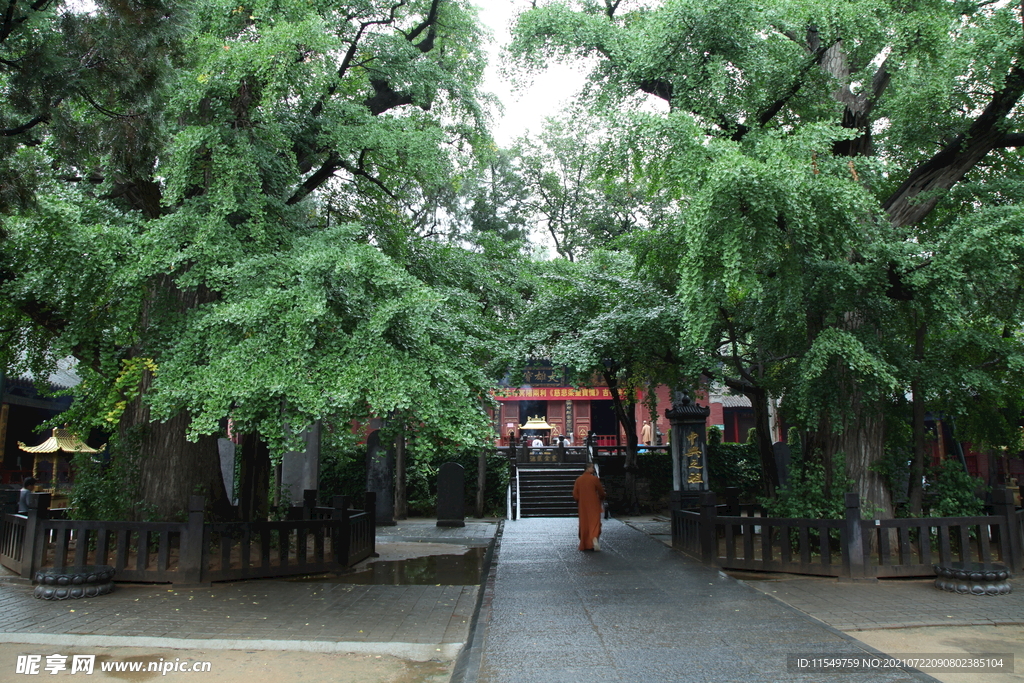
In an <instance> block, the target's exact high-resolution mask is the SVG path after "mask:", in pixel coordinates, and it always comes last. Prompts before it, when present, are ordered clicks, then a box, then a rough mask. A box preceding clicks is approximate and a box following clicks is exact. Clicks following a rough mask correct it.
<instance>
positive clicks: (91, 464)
mask: <svg viewBox="0 0 1024 683" xmlns="http://www.w3.org/2000/svg"><path fill="white" fill-rule="evenodd" d="M125 441H129V442H130V441H131V437H130V435H127V436H126V437H124V438H122V439H121V440H120V442H119V441H117V440H113V441H112V442H111V443H110V444H109V445H108V447H107V448H108V453H109V457H106V456H107V454H106V453H96V454H93V453H76V454H75V456H74V458H73V460H72V467H73V469H74V473H75V485H74V486H73V487H72V488H71V496H70V506H71V509H70V510H69V511H68V515H69V516H70V517H71V519H105V520H112V521H124V520H131V519H138V520H148V519H152V518H153V514H152V510H151V509H149V508H148V506H147V505H146V504H145V502H144V501H141V500H139V487H138V481H139V463H138V458H135V457H132V456H131V450H132V449H131V448H130V445H129V447H127V448H126V447H125V444H124V442H125Z"/></svg>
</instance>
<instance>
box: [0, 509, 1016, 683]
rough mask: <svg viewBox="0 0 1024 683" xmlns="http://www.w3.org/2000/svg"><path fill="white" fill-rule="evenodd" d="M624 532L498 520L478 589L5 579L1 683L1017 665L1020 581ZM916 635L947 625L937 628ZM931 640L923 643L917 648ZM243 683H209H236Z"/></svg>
mask: <svg viewBox="0 0 1024 683" xmlns="http://www.w3.org/2000/svg"><path fill="white" fill-rule="evenodd" d="M626 522H627V523H628V526H627V524H623V523H622V522H619V521H616V520H610V521H607V522H606V523H605V533H604V536H603V538H602V546H603V550H602V552H600V553H581V552H579V551H577V550H576V544H577V539H576V521H575V520H574V519H524V520H520V521H517V522H504V533H503V534H502V538H501V541H500V543H499V547H498V549H497V550H496V553H495V557H496V561H495V562H494V563H492V565H491V568H490V575H489V576H488V577H487V580H486V583H485V586H484V587H481V586H477V585H461V584H460V582H459V581H457V580H452V581H446V580H442V579H441V578H440V574H439V575H438V577H439V578H438V583H439V584H442V585H437V584H434V583H426V581H425V580H421V581H420V582H419V585H356V584H346V583H334V582H331V581H317V582H298V581H284V580H276V581H247V582H238V583H221V584H214V586H213V587H211V588H193V589H175V588H173V587H171V586H166V585H161V586H143V585H130V584H120V585H119V586H118V589H117V590H116V591H115V592H114V593H113V594H111V595H109V596H104V597H102V598H97V599H91V600H80V601H70V602H58V603H52V602H44V601H39V600H35V599H34V598H32V597H31V591H30V588H29V586H28V585H26V584H24V583H19V582H17V581H11V580H4V579H3V578H2V577H0V680H9V679H11V677H9V676H8V675H7V673H8V672H10V671H13V670H14V658H15V655H17V654H26V653H30V651H31V652H35V653H36V654H51V653H52V652H54V651H63V650H67V651H68V653H71V652H72V651H74V652H91V651H93V650H95V651H97V652H101V653H102V652H107V656H109V657H114V656H116V655H117V654H118V653H119V652H120V653H124V657H128V656H129V654H131V656H133V657H137V658H143V657H146V656H148V657H150V658H151V659H152V658H154V657H156V656H158V655H159V656H162V657H165V658H167V659H169V658H171V657H172V656H173V657H178V656H181V657H186V658H191V659H204V658H206V659H210V660H212V661H214V662H215V663H217V666H219V667H221V669H220V670H228V669H230V671H232V672H237V671H242V672H251V673H256V672H265V673H266V674H268V675H269V674H270V672H271V671H272V670H278V671H282V672H284V674H283V675H275V677H276V678H278V679H279V680H282V681H284V683H296V682H298V681H320V680H321V678H318V676H320V674H318V673H317V672H319V671H321V670H323V669H324V667H327V669H328V670H332V671H334V673H333V674H331V675H329V676H328V675H327V674H324V675H323V676H324V677H322V680H323V681H325V682H326V681H351V682H355V681H362V680H367V681H370V680H375V677H376V680H381V681H383V680H396V681H398V680H403V681H405V680H408V681H421V682H422V681H442V680H444V679H445V678H446V677H447V676H448V675H450V673H451V672H452V667H453V663H454V661H455V659H456V658H457V657H458V664H457V665H456V666H455V667H454V676H453V683H473V682H476V681H479V682H480V683H502V682H504V681H515V682H516V683H519V682H520V681H525V682H526V683H544V681H549V680H550V681H559V683H562V682H566V681H575V680H580V681H586V682H587V683H592V682H597V681H627V680H628V681H631V682H632V681H659V683H660V682H662V681H686V682H689V681H709V682H710V681H714V682H715V683H722V682H728V681H757V682H761V681H804V680H806V681H816V682H817V681H823V682H828V681H833V680H835V681H842V682H843V683H860V682H861V681H872V682H875V681H880V682H883V683H889V682H891V683H897V682H902V681H930V680H935V679H933V678H930V677H928V676H926V675H924V674H921V673H916V672H896V673H889V674H886V675H884V676H883V675H879V674H853V673H841V674H832V675H831V677H829V675H828V674H817V673H815V674H801V673H799V672H796V671H790V670H789V669H788V668H787V657H786V655H787V654H817V655H825V654H841V653H872V654H874V653H877V652H879V651H882V652H887V653H891V654H898V653H908V652H929V651H931V652H949V653H951V654H952V653H958V652H964V653H969V652H978V651H979V649H978V648H984V649H985V651H987V652H996V651H1000V652H1003V651H1005V652H1018V661H1024V653H1022V652H1020V650H1021V649H1024V646H1021V642H1020V640H1021V636H1022V635H1024V628H1021V627H1020V626H1013V627H1011V626H1006V624H1019V625H1024V589H1022V587H1021V585H1020V581H1019V579H1015V580H1014V585H1015V590H1016V591H1017V592H1015V593H1013V594H1011V595H1010V596H1000V597H992V598H974V597H973V596H957V595H951V594H944V593H941V592H939V591H936V590H935V589H934V588H932V587H931V583H930V582H929V581H922V580H909V581H907V580H903V581H896V582H891V581H884V582H879V583H867V584H862V583H856V584H851V583H839V582H837V581H835V580H834V579H818V578H813V577H793V576H789V575H755V574H751V575H748V576H742V575H737V576H739V577H740V578H741V579H742V580H739V581H737V580H736V579H735V578H732V577H728V576H725V575H723V574H720V573H719V572H718V571H716V570H714V569H710V568H707V567H704V566H702V565H700V564H699V563H697V562H695V561H693V560H691V559H689V558H687V557H686V556H684V555H682V554H681V553H678V552H676V551H673V550H671V549H670V548H668V547H666V545H665V543H664V542H665V541H666V540H670V538H669V537H668V531H669V530H668V525H667V522H665V521H664V520H663V518H650V517H648V518H631V519H627V520H626ZM631 526H632V527H634V528H630V527H631ZM498 527H499V524H498V522H497V520H494V521H491V522H485V523H481V522H468V523H467V525H466V527H463V528H438V527H436V526H435V525H434V522H433V520H412V521H408V522H400V523H399V525H397V526H394V527H382V528H380V529H378V549H379V551H380V553H381V555H382V557H381V558H380V559H381V560H388V559H401V558H404V557H417V556H422V555H437V554H450V553H462V552H466V549H467V548H472V547H480V546H484V545H487V544H489V543H490V542H491V540H492V539H493V538H494V536H495V533H496V531H497V529H498ZM641 531H642V532H644V533H640V532H641ZM658 541H661V542H658ZM428 573H429V572H428ZM404 578H409V577H404ZM404 578H403V581H404ZM419 578H420V579H424V577H422V576H421V577H419ZM446 583H451V584H459V585H444V584H446ZM465 583H467V584H468V583H470V582H469V581H466V582H465ZM478 604H479V605H482V609H481V610H480V612H479V615H480V616H479V617H478V619H479V622H478V626H477V628H476V629H475V630H473V629H471V626H472V625H473V619H474V614H475V613H476V610H477V606H478ZM926 624H939V625H940V628H933V629H932V630H931V631H929V629H928V628H926V627H924V626H925V625H926ZM997 624H999V626H997ZM839 628H842V629H846V630H848V631H849V633H850V634H852V635H853V636H854V637H856V638H861V639H862V640H863V641H865V642H858V641H857V640H854V639H853V638H851V637H850V636H849V635H844V634H843V633H841V632H840V631H839V630H838V629H839ZM857 629H860V630H857ZM941 629H945V630H941ZM1014 629H1015V630H1014ZM940 630H941V636H942V637H941V638H940V637H938V636H939V633H940ZM467 642H470V643H471V646H470V647H468V648H464V644H465V643H467ZM930 643H934V644H935V647H925V645H928V644H930ZM100 646H106V647H107V648H109V649H108V650H106V651H104V650H102V649H100ZM62 648H63V650H62ZM140 648H141V649H140ZM873 648H877V649H873ZM907 648H913V649H907ZM972 648H973V649H972ZM200 653H205V654H204V656H199V655H200ZM217 653H222V654H217ZM232 653H234V654H232ZM289 653H291V654H289ZM460 653H461V654H460ZM290 657H297V658H298V659H289V658H290ZM396 657H397V658H399V659H395V658H396ZM290 662H304V664H303V665H301V666H300V665H299V664H297V663H290ZM415 662H422V663H423V666H424V667H426V668H423V667H421V668H419V669H417V668H416V667H415V666H413V664H414V663H415ZM243 664H245V665H246V666H248V667H249V668H245V666H243ZM275 666H276V667H278V668H277V669H274V667H275ZM416 666H419V665H416ZM1021 666H1024V664H1022V665H1021ZM381 667H383V668H381ZM248 675H249V674H238V673H233V674H231V675H229V676H228V677H227V678H223V679H221V678H211V680H225V681H238V683H245V681H248V680H251V678H248V677H247V676H248ZM183 676H184V677H182V678H180V679H178V678H176V677H175V674H173V673H172V674H170V675H169V676H168V677H167V680H170V681H173V680H185V678H188V677H189V676H187V675H183ZM937 677H938V678H939V679H940V680H942V681H948V682H949V683H960V682H961V681H963V682H964V683H966V681H968V680H971V681H973V680H981V681H986V682H989V681H991V683H997V682H998V683H1004V682H1010V681H1022V680H1024V676H1019V675H1016V674H1008V677H997V676H995V675H993V676H991V677H986V676H983V677H978V678H974V679H972V678H969V677H967V678H965V677H963V675H962V674H944V675H937ZM14 680H17V679H16V678H15V679H14ZM100 680H105V679H103V678H100ZM138 680H142V679H138Z"/></svg>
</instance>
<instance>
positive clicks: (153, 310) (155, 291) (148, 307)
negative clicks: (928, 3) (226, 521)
mask: <svg viewBox="0 0 1024 683" xmlns="http://www.w3.org/2000/svg"><path fill="white" fill-rule="evenodd" d="M215 298H216V297H215V295H214V294H213V293H211V292H209V291H208V290H205V289H199V290H191V291H182V290H180V289H178V288H177V286H176V285H175V283H174V280H173V278H172V277H171V276H170V275H165V276H161V277H158V278H155V279H154V281H153V283H152V287H151V288H150V295H149V298H148V300H147V301H146V303H145V305H144V307H143V310H142V313H141V315H140V318H139V329H140V330H142V331H144V332H148V331H150V330H151V329H152V327H153V326H158V325H159V322H158V320H159V319H160V318H163V317H166V316H168V315H174V314H176V313H184V312H186V311H188V310H190V309H192V308H194V307H195V306H198V305H199V304H201V303H206V302H209V301H213V300H214V299H215ZM129 355H130V357H131V358H136V359H137V358H146V357H147V355H148V351H147V349H146V348H145V345H144V343H140V344H139V345H137V346H136V347H134V348H133V349H132V350H131V352H130V354H129ZM156 362H157V363H159V358H157V359H156ZM152 384H153V376H152V374H151V373H149V372H148V371H147V372H145V373H144V374H143V377H142V381H141V384H140V386H139V394H138V396H137V397H136V398H135V399H134V400H133V401H131V402H130V403H129V404H128V406H127V407H126V408H125V411H124V413H123V414H122V415H121V419H120V422H119V423H118V440H119V442H120V444H121V446H122V448H123V449H124V450H125V453H126V456H127V457H134V458H137V462H138V466H139V491H138V500H139V504H138V505H136V506H135V510H134V517H135V518H136V519H147V518H155V519H160V520H174V519H184V518H185V517H186V516H187V515H188V504H189V497H190V496H192V495H195V494H201V495H203V496H206V500H207V509H208V510H210V511H212V513H213V514H214V515H215V516H217V517H219V518H227V517H228V516H229V515H230V514H231V509H230V501H229V500H228V495H227V492H226V491H225V489H224V478H223V476H222V475H221V469H220V453H219V451H218V449H217V437H216V436H212V435H210V436H202V437H200V438H199V440H198V441H195V442H192V441H189V440H188V439H187V438H186V434H187V433H188V427H189V423H190V418H189V416H188V414H187V413H185V412H179V413H177V414H175V415H173V416H172V417H171V418H170V419H168V420H165V421H163V422H157V421H153V418H152V416H151V414H150V410H149V406H148V405H147V403H146V401H145V398H144V397H145V396H146V394H147V393H148V392H149V391H150V390H151V388H152Z"/></svg>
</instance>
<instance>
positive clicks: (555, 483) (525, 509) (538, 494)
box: [519, 464, 583, 517]
mask: <svg viewBox="0 0 1024 683" xmlns="http://www.w3.org/2000/svg"><path fill="white" fill-rule="evenodd" d="M581 474H583V465H579V464H572V465H554V464H551V465H536V464H531V465H529V466H523V467H520V468H519V502H520V505H521V510H520V515H519V516H520V517H575V516H576V501H575V500H573V498H572V486H573V484H575V483H576V477H578V476H580V475H581Z"/></svg>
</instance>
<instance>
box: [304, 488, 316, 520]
mask: <svg viewBox="0 0 1024 683" xmlns="http://www.w3.org/2000/svg"><path fill="white" fill-rule="evenodd" d="M315 507H316V489H303V491H302V519H303V520H305V521H307V522H308V521H309V520H311V519H313V508H315Z"/></svg>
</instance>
